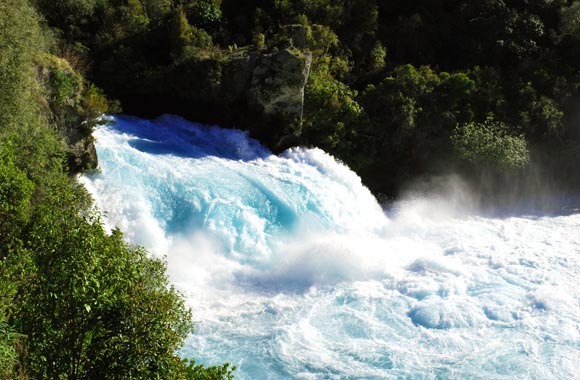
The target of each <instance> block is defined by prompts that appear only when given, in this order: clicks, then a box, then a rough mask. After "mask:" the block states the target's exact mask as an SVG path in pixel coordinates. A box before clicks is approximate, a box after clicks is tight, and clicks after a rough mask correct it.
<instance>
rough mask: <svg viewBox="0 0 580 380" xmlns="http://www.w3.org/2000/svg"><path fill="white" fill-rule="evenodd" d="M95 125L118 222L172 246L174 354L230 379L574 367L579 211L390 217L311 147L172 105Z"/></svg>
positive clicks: (543, 372)
mask: <svg viewBox="0 0 580 380" xmlns="http://www.w3.org/2000/svg"><path fill="white" fill-rule="evenodd" d="M112 121H114V122H112V123H110V124H108V125H107V126H104V127H101V128H99V129H97V130H96V131H95V137H96V139H97V151H98V154H99V160H100V165H101V168H100V171H99V172H98V173H94V174H88V175H85V176H83V177H81V181H82V182H83V183H84V184H85V186H86V187H87V188H88V189H89V191H90V192H91V194H92V195H93V197H94V198H95V200H96V203H97V205H98V206H99V208H100V209H101V210H102V211H103V212H104V213H105V222H106V224H107V226H108V227H109V228H112V227H114V226H118V227H119V228H121V230H122V231H124V233H125V237H126V238H127V239H128V240H129V241H130V242H132V243H136V244H140V245H143V246H145V247H146V248H147V249H149V251H150V252H151V253H152V254H153V255H158V256H164V257H165V258H166V260H167V263H168V271H169V274H170V278H171V281H172V283H173V284H175V286H176V287H177V288H178V289H179V290H180V291H182V292H183V293H184V295H185V296H186V299H187V301H188V305H189V306H190V307H191V308H192V311H193V315H194V320H195V322H196V333H195V334H194V335H192V336H191V337H190V339H189V340H188V342H187V344H186V346H185V347H184V349H183V352H182V353H181V354H182V355H184V356H191V357H194V358H196V360H199V361H200V362H203V363H205V364H210V365H211V364H221V363H223V362H225V361H229V362H231V363H233V364H235V365H237V367H238V370H237V371H236V378H237V379H240V380H250V379H251V380H261V379H486V380H490V379H574V378H577V379H578V378H580V375H578V368H580V288H579V287H578V279H580V233H579V231H580V214H568V215H552V216H543V217H540V216H518V217H515V216H512V217H501V218H499V217H481V216H476V215H473V214H462V213H461V212H460V211H458V210H457V209H456V208H453V207H451V203H449V202H446V201H444V200H441V199H439V200H435V199H429V198H423V199H421V198H415V199H413V200H409V201H405V202H401V203H399V204H398V205H397V206H396V207H394V208H391V209H389V210H388V211H385V210H383V208H382V207H381V206H380V205H379V204H378V203H377V201H376V200H375V198H374V197H373V196H372V194H371V193H370V192H369V191H368V189H366V188H365V187H364V186H363V185H362V184H361V181H360V178H359V177H358V176H357V175H356V174H355V173H353V172H352V171H350V169H349V168H348V167H346V166H345V165H343V164H341V163H340V162H337V161H336V160H335V159H334V158H333V157H331V156H330V155H328V154H326V153H325V152H323V151H321V150H318V149H305V148H294V149H291V150H288V151H286V152H285V153H283V154H282V155H280V156H274V155H272V154H271V153H270V152H269V151H268V150H267V149H265V148H264V147H262V146H261V145H260V144H259V143H258V142H256V141H255V140H252V139H250V138H249V137H248V136H247V135H246V134H245V133H244V132H240V131H235V130H224V129H220V128H217V127H207V126H200V125H197V124H194V123H190V122H187V121H185V120H183V119H180V118H177V117H173V116H164V117H162V118H160V119H158V120H155V121H147V120H141V119H137V118H131V117H119V118H117V119H115V120H112Z"/></svg>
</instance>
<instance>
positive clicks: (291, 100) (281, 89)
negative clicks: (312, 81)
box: [248, 48, 312, 150]
mask: <svg viewBox="0 0 580 380" xmlns="http://www.w3.org/2000/svg"><path fill="white" fill-rule="evenodd" d="M311 62H312V55H311V54H310V52H308V51H300V50H298V49H295V48H287V49H283V50H280V51H278V52H274V53H269V54H264V55H262V56H261V57H260V58H259V59H258V60H257V64H256V66H255V67H254V69H253V70H252V79H251V81H250V87H249V89H248V106H249V107H250V108H252V109H253V110H254V111H256V112H257V113H258V114H259V115H261V116H262V118H263V126H264V127H265V128H266V131H265V132H266V133H267V135H269V136H270V139H269V140H270V141H269V142H270V144H271V145H272V143H273V144H274V145H273V148H274V149H275V150H283V149H284V148H286V146H285V145H288V143H289V142H291V141H293V140H292V139H289V138H288V137H289V136H296V137H297V136H299V135H300V129H301V127H302V113H303V110H304V88H305V86H306V82H307V80H308V75H309V73H310V64H311ZM294 141H296V140H295V139H294Z"/></svg>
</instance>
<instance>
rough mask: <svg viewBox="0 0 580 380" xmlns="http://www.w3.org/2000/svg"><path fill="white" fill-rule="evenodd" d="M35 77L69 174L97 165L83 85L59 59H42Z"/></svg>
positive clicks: (62, 60)
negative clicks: (42, 86) (60, 141)
mask: <svg viewBox="0 0 580 380" xmlns="http://www.w3.org/2000/svg"><path fill="white" fill-rule="evenodd" d="M38 74H39V77H40V79H41V81H42V82H43V83H44V84H45V87H46V90H47V94H46V111H47V114H48V116H49V118H50V120H51V122H52V124H53V125H54V126H55V127H56V128H57V129H58V131H59V132H60V135H61V136H62V139H63V143H64V146H65V150H66V153H67V162H68V171H69V172H70V173H71V174H76V173H80V172H82V171H84V170H88V169H95V168H96V167H97V166H98V158H97V152H96V149H95V145H94V143H93V136H92V134H91V133H92V126H91V123H93V124H94V120H93V119H94V118H95V115H92V114H91V113H90V112H87V106H86V105H85V104H83V103H86V102H87V98H86V97H87V94H86V86H87V85H86V83H85V80H84V78H83V77H82V75H80V74H79V73H77V72H75V70H74V69H73V68H72V67H71V65H70V64H69V63H68V61H66V60H65V59H63V58H59V57H56V56H53V55H46V56H44V57H42V59H41V60H40V62H39V66H38Z"/></svg>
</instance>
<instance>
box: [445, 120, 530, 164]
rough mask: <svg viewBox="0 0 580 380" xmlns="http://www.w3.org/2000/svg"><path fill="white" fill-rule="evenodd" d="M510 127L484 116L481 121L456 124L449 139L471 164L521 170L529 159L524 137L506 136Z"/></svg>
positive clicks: (459, 153) (462, 156) (461, 155)
mask: <svg viewBox="0 0 580 380" xmlns="http://www.w3.org/2000/svg"><path fill="white" fill-rule="evenodd" d="M509 130H510V128H509V127H508V126H507V125H506V124H505V123H502V122H499V121H496V120H494V119H493V117H488V119H487V120H485V121H484V122H483V123H474V122H472V123H467V124H463V125H458V126H457V127H456V128H455V130H454V131H453V135H452V137H451V140H452V141H453V147H454V148H455V151H456V152H457V154H458V155H459V157H461V158H462V159H464V160H467V161H469V162H471V163H475V164H482V165H485V166H489V167H493V168H497V169H501V170H507V169H521V168H524V167H525V166H526V165H527V164H528V162H529V152H528V148H527V145H526V140H525V139H524V138H523V137H522V136H510V135H509V134H508V131H509Z"/></svg>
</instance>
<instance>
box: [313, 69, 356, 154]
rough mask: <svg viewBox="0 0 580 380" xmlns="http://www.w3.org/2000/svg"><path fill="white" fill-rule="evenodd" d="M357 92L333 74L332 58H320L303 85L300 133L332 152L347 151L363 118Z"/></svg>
mask: <svg viewBox="0 0 580 380" xmlns="http://www.w3.org/2000/svg"><path fill="white" fill-rule="evenodd" d="M356 96H357V92H356V91H354V90H352V89H350V88H349V87H348V86H347V85H346V84H344V83H342V82H340V81H338V80H337V79H335V78H334V77H333V75H332V61H331V59H329V58H326V59H323V60H319V62H317V64H316V66H315V67H314V68H313V69H312V70H311V73H310V79H309V81H308V84H307V86H306V93H305V108H304V118H305V120H304V127H303V129H302V135H303V137H304V138H305V139H306V140H307V141H309V142H310V143H311V144H314V145H316V146H320V147H322V148H323V149H327V150H329V151H331V152H336V151H340V150H342V151H344V152H343V153H346V151H347V150H349V149H350V143H351V142H352V140H353V137H354V136H356V133H357V132H356V131H357V127H358V126H359V124H360V123H362V122H363V120H364V119H363V118H364V113H363V109H362V107H361V106H360V105H359V104H358V102H357V101H356Z"/></svg>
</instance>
